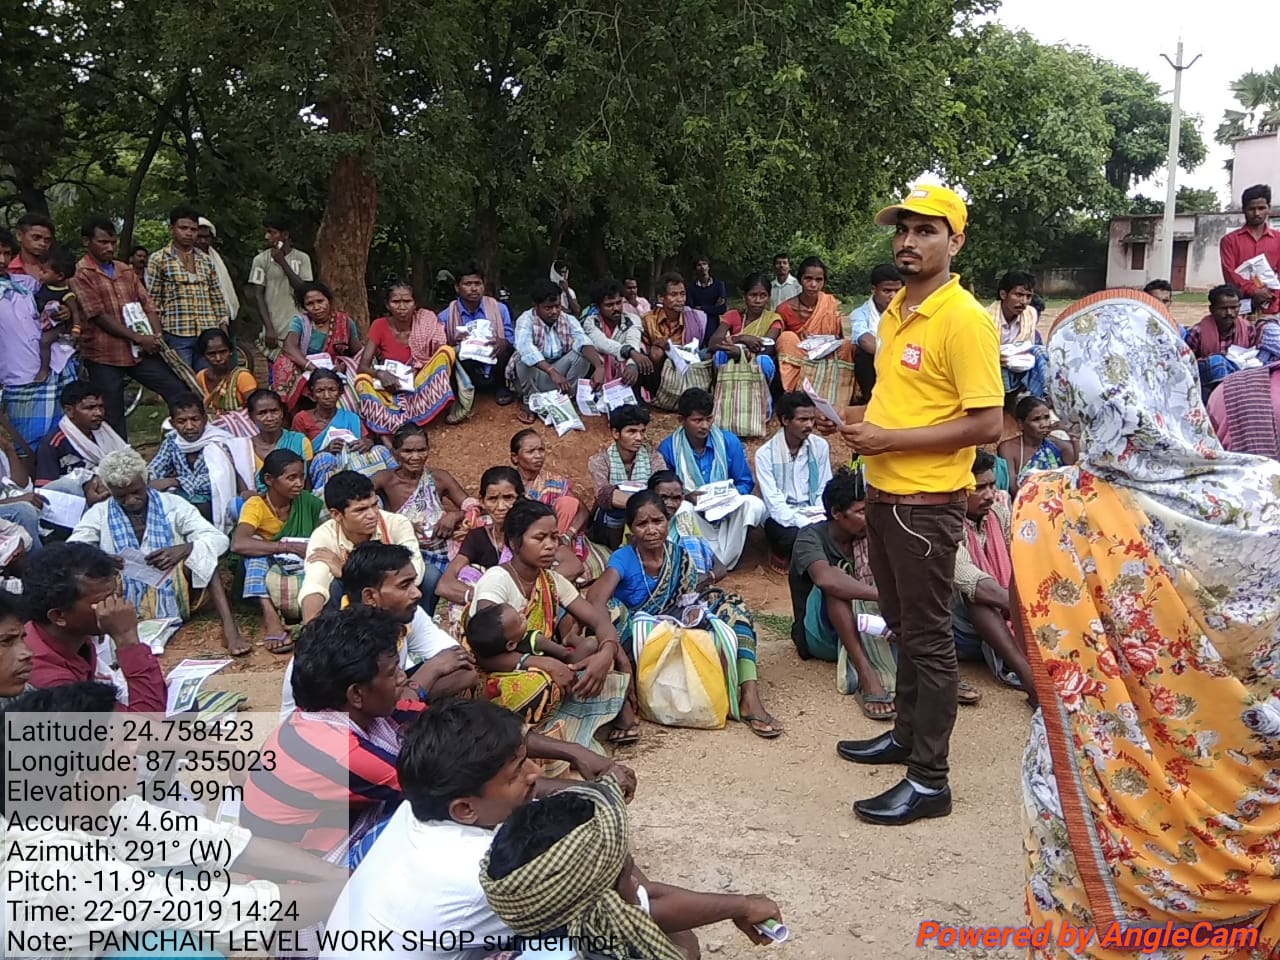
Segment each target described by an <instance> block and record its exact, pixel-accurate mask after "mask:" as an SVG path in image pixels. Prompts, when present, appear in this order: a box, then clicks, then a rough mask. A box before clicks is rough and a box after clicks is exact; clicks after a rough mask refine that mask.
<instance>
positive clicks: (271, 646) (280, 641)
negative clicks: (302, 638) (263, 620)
mask: <svg viewBox="0 0 1280 960" xmlns="http://www.w3.org/2000/svg"><path fill="white" fill-rule="evenodd" d="M262 642H263V644H265V645H266V648H267V653H274V654H275V655H276V656H278V657H282V656H284V655H285V654H286V653H293V637H291V636H289V634H287V633H278V634H276V635H275V636H273V637H266V638H264V639H263V641H262Z"/></svg>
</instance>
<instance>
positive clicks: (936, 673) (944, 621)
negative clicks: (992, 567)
mask: <svg viewBox="0 0 1280 960" xmlns="http://www.w3.org/2000/svg"><path fill="white" fill-rule="evenodd" d="M967 221H968V210H967V209H966V208H965V204H964V201H963V200H962V199H961V198H960V197H959V195H957V194H956V193H955V192H954V191H952V190H948V189H947V188H945V187H938V186H919V187H917V188H915V189H913V190H912V191H911V192H910V193H909V194H908V195H907V197H906V199H904V200H903V201H902V202H901V203H899V204H895V205H894V206H891V207H886V208H885V209H884V210H881V211H880V213H879V214H878V215H877V216H876V223H877V224H880V225H881V226H891V227H894V228H895V230H896V233H895V235H894V239H893V252H894V263H895V265H896V266H897V268H898V271H899V272H900V273H901V274H902V277H903V280H904V281H905V286H904V287H903V289H902V290H900V291H899V292H898V294H897V295H896V296H895V297H894V298H893V300H892V301H890V303H889V306H888V307H887V308H886V309H885V311H884V313H883V315H882V316H881V319H880V328H879V338H880V349H879V353H878V354H877V356H876V389H875V392H874V393H873V394H872V396H871V402H870V403H869V404H868V405H867V406H866V407H865V408H856V407H855V408H851V409H850V411H849V414H850V416H849V418H848V421H849V422H848V423H846V425H845V426H843V427H841V428H840V433H841V434H842V435H843V437H844V438H845V440H846V441H847V442H848V443H849V445H850V446H851V447H852V448H853V450H854V452H855V453H856V454H857V455H859V456H862V457H863V458H864V461H865V464H866V468H865V469H866V480H867V530H868V535H869V547H870V559H871V570H872V572H873V573H874V575H875V579H876V586H877V590H878V593H879V598H880V611H881V614H882V615H883V616H884V618H885V620H886V621H887V622H888V625H889V629H890V630H891V631H892V633H893V634H894V636H897V637H899V638H901V639H900V645H901V646H900V660H899V665H898V677H897V694H896V696H895V699H894V706H895V708H896V710H897V720H896V721H895V722H894V728H893V731H892V732H891V733H886V734H882V735H881V736H879V737H876V738H874V739H872V740H844V741H841V742H840V743H839V744H838V745H837V747H836V749H837V751H838V752H839V754H840V756H842V757H844V758H845V759H846V760H851V761H853V762H854V763H868V764H884V763H905V764H906V767H907V771H906V777H905V778H904V779H903V780H902V781H900V782H899V783H898V784H896V785H895V786H893V787H891V788H890V789H889V790H887V791H885V792H884V793H882V794H880V795H879V796H876V797H872V798H870V799H868V800H859V801H857V802H856V803H854V805H853V810H854V813H855V814H857V816H858V817H859V818H861V819H862V820H865V821H868V822H870V823H877V824H903V823H911V822H912V821H914V820H919V819H921V818H923V817H945V816H946V815H948V814H949V813H950V812H951V789H950V787H948V786H947V773H948V767H947V753H948V749H949V746H950V740H951V728H952V727H953V726H954V724H955V719H956V695H957V685H958V682H959V674H958V672H957V670H956V648H955V640H954V637H953V636H952V632H951V605H952V591H953V589H954V578H955V561H956V548H957V546H958V545H959V542H960V538H961V536H962V535H963V531H964V516H965V504H966V501H967V499H968V496H967V491H968V489H969V488H970V487H972V486H973V474H972V470H971V468H972V466H973V457H974V448H975V447H976V446H977V445H978V444H983V443H993V442H995V441H996V440H998V439H999V438H1000V429H1001V426H1002V413H1001V406H1002V404H1003V402H1004V385H1003V381H1002V380H1001V377H1000V360H999V357H1000V344H999V339H998V337H997V336H996V330H995V325H994V324H993V323H992V322H991V318H990V316H988V314H987V312H986V311H985V310H984V309H983V308H982V307H981V305H979V303H978V302H977V301H976V300H975V299H974V298H973V296H972V295H971V294H970V293H969V292H968V291H966V290H964V289H963V288H962V287H961V286H960V278H959V276H958V275H956V274H953V273H951V261H952V259H953V258H954V257H955V256H956V254H958V253H959V252H960V249H961V248H962V247H963V246H964V242H965V235H964V230H965V225H966V223H967Z"/></svg>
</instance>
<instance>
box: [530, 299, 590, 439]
mask: <svg viewBox="0 0 1280 960" xmlns="http://www.w3.org/2000/svg"><path fill="white" fill-rule="evenodd" d="M588 374H590V376H591V381H592V383H594V384H595V386H596V387H597V388H598V387H600V386H601V385H603V384H604V357H602V356H601V355H600V352H599V351H598V350H597V349H596V348H595V347H593V346H592V345H591V341H590V340H588V339H587V334H586V332H585V331H584V330H583V329H582V324H580V323H579V322H578V319H577V318H576V317H573V316H570V315H569V314H567V313H565V312H564V310H563V308H562V307H561V305H560V288H559V287H557V286H556V285H555V284H554V283H552V282H551V281H550V280H539V281H538V283H537V285H536V286H535V287H534V288H533V306H532V307H531V308H530V309H528V310H526V311H525V312H524V313H522V314H520V316H519V317H518V318H516V352H515V356H514V357H512V359H511V366H510V367H509V368H508V370H507V380H508V382H512V381H514V384H513V385H514V387H515V390H516V392H517V393H518V394H520V403H521V406H520V412H519V414H518V416H519V419H520V422H521V423H533V420H534V417H533V412H532V411H531V410H530V409H529V396H530V395H531V394H534V393H545V392H546V391H548V390H559V391H560V392H561V393H564V394H567V395H569V396H573V395H574V393H575V392H576V390H577V386H578V381H579V380H580V379H582V378H584V377H586V376H587V375H588Z"/></svg>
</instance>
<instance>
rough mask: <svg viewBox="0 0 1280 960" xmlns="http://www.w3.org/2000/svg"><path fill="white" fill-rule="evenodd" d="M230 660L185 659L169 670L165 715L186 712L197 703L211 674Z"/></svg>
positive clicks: (166, 680) (166, 682)
mask: <svg viewBox="0 0 1280 960" xmlns="http://www.w3.org/2000/svg"><path fill="white" fill-rule="evenodd" d="M230 662H231V661H230V660H183V661H182V662H181V663H180V664H178V665H177V666H176V667H174V668H173V669H172V670H170V671H169V676H167V677H165V684H166V685H167V686H168V688H169V699H168V702H167V703H166V704H165V716H168V717H172V716H174V715H175V714H179V713H186V712H187V711H188V710H191V709H192V708H194V707H195V705H196V697H197V696H198V695H199V693H200V688H201V687H203V686H204V682H205V681H206V680H208V679H209V678H210V677H211V676H213V675H214V674H215V673H217V672H218V671H219V670H221V669H222V668H223V667H225V666H226V665H227V664H229V663H230Z"/></svg>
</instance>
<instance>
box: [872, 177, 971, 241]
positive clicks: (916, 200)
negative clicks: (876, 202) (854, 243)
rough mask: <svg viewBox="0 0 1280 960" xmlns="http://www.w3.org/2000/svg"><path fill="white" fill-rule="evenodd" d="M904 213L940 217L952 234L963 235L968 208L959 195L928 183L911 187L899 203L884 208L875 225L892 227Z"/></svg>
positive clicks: (877, 215) (967, 219) (967, 217)
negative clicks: (949, 226) (948, 226)
mask: <svg viewBox="0 0 1280 960" xmlns="http://www.w3.org/2000/svg"><path fill="white" fill-rule="evenodd" d="M904 211H905V212H907V213H918V214H920V216H922V217H942V218H943V219H945V220H946V221H947V223H949V224H951V229H952V231H953V232H954V233H964V228H965V224H967V223H968V222H969V208H968V207H967V206H965V202H964V200H963V199H962V198H961V197H960V194H958V193H956V192H955V191H954V190H948V189H947V188H946V187H939V186H936V185H934V184H930V183H922V184H920V185H919V186H918V187H913V188H912V189H911V192H910V193H908V194H907V195H906V197H904V198H903V200H902V202H901V203H895V204H894V205H893V206H891V207H885V208H884V209H883V210H881V211H880V212H879V213H877V214H876V223H877V224H879V225H880V226H882V227H892V226H894V225H895V224H897V222H898V214H900V213H902V212H904Z"/></svg>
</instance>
